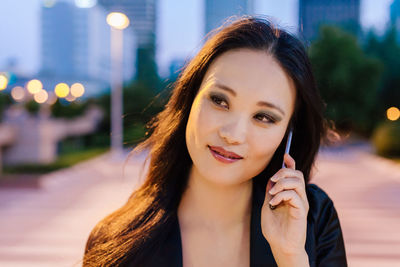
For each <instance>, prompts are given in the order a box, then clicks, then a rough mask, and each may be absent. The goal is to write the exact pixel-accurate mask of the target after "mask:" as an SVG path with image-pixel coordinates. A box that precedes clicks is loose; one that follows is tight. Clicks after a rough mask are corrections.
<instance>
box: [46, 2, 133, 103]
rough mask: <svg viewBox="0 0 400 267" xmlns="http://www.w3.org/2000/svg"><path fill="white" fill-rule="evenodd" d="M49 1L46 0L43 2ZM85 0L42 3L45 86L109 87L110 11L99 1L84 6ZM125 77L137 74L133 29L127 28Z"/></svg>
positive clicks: (90, 92) (95, 90)
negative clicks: (81, 85)
mask: <svg viewBox="0 0 400 267" xmlns="http://www.w3.org/2000/svg"><path fill="white" fill-rule="evenodd" d="M44 3H46V2H44ZM77 3H83V2H82V1H75V3H73V2H60V1H58V2H55V3H54V4H52V5H48V4H47V5H46V4H43V6H42V8H41V12H42V13H41V32H42V36H41V37H42V38H41V40H42V43H41V58H42V66H41V70H40V73H39V76H40V78H41V80H42V82H43V85H44V88H46V89H50V90H52V89H53V88H54V86H55V85H56V84H58V83H60V82H65V83H67V84H72V83H75V82H80V83H82V84H83V85H84V86H85V88H86V91H85V96H90V95H97V94H99V93H102V92H103V91H104V90H105V89H107V88H109V82H110V70H111V65H110V27H109V26H108V25H107V23H106V16H107V13H106V11H105V10H104V8H102V7H101V6H99V5H94V6H92V7H85V6H82V5H78V4H77ZM124 37H125V38H124V80H125V81H130V80H131V79H132V77H133V75H134V64H133V63H132V62H134V57H135V54H134V53H133V49H132V47H135V45H136V44H135V38H134V33H133V31H132V30H129V28H128V29H127V30H126V31H124Z"/></svg>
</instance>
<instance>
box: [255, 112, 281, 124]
mask: <svg viewBox="0 0 400 267" xmlns="http://www.w3.org/2000/svg"><path fill="white" fill-rule="evenodd" d="M256 118H257V119H258V120H259V121H261V122H264V123H275V122H276V121H275V119H274V118H272V117H271V116H269V115H267V114H262V113H261V114H257V115H256Z"/></svg>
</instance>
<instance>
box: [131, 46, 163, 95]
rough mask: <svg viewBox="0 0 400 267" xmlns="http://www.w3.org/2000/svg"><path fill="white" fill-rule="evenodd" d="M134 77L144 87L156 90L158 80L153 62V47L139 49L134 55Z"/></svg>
mask: <svg viewBox="0 0 400 267" xmlns="http://www.w3.org/2000/svg"><path fill="white" fill-rule="evenodd" d="M136 69H137V72H136V77H135V80H136V81H137V82H139V83H141V84H143V85H145V86H146V87H150V88H153V89H158V88H159V86H160V79H159V77H158V73H157V64H156V61H155V47H154V46H151V45H150V46H148V47H139V48H138V49H137V53H136Z"/></svg>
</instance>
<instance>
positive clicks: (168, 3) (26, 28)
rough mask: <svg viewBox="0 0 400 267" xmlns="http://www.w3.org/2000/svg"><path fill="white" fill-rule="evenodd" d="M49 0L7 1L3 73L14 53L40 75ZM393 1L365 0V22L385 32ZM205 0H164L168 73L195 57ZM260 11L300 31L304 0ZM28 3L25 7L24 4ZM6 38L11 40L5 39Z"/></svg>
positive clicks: (160, 30) (269, 3) (161, 54)
mask: <svg viewBox="0 0 400 267" xmlns="http://www.w3.org/2000/svg"><path fill="white" fill-rule="evenodd" d="M42 1H43V0H1V3H0V38H1V40H2V41H1V42H0V72H1V71H4V70H5V69H4V68H5V66H6V65H7V62H8V61H9V59H10V58H14V59H15V60H16V63H17V66H18V70H19V71H20V72H21V73H22V74H25V75H28V76H30V75H35V73H36V72H37V71H38V70H39V68H40V60H41V59H40V7H41V4H42ZM392 1H393V0H361V24H362V26H363V27H364V28H375V29H376V30H377V31H378V32H382V31H383V29H384V28H385V25H386V23H387V22H388V19H389V7H390V4H391V3H392ZM203 2H204V0H158V3H159V7H158V10H157V55H156V58H157V62H158V65H159V71H160V74H161V75H162V76H164V75H167V74H168V66H169V63H170V61H171V60H172V59H186V58H188V57H191V56H193V55H194V54H195V53H196V51H198V49H199V48H200V45H201V44H202V39H203V37H204V36H203V35H204V25H203V23H204V19H203V17H204V3H203ZM254 2H255V5H254V9H255V13H256V14H263V15H267V16H270V17H272V18H273V20H274V21H275V22H277V23H278V24H279V25H280V26H283V27H285V28H286V29H288V30H289V31H296V28H297V21H298V11H297V10H298V9H297V8H298V0H279V1H278V0H254ZM21 7H23V8H21ZM4 40H5V41H4Z"/></svg>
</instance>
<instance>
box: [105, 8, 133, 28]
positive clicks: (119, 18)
mask: <svg viewBox="0 0 400 267" xmlns="http://www.w3.org/2000/svg"><path fill="white" fill-rule="evenodd" d="M107 23H108V25H110V26H111V27H113V28H115V29H118V30H123V29H125V28H126V27H128V26H129V19H128V17H127V16H126V15H125V14H124V13H121V12H111V13H110V14H108V15H107Z"/></svg>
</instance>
